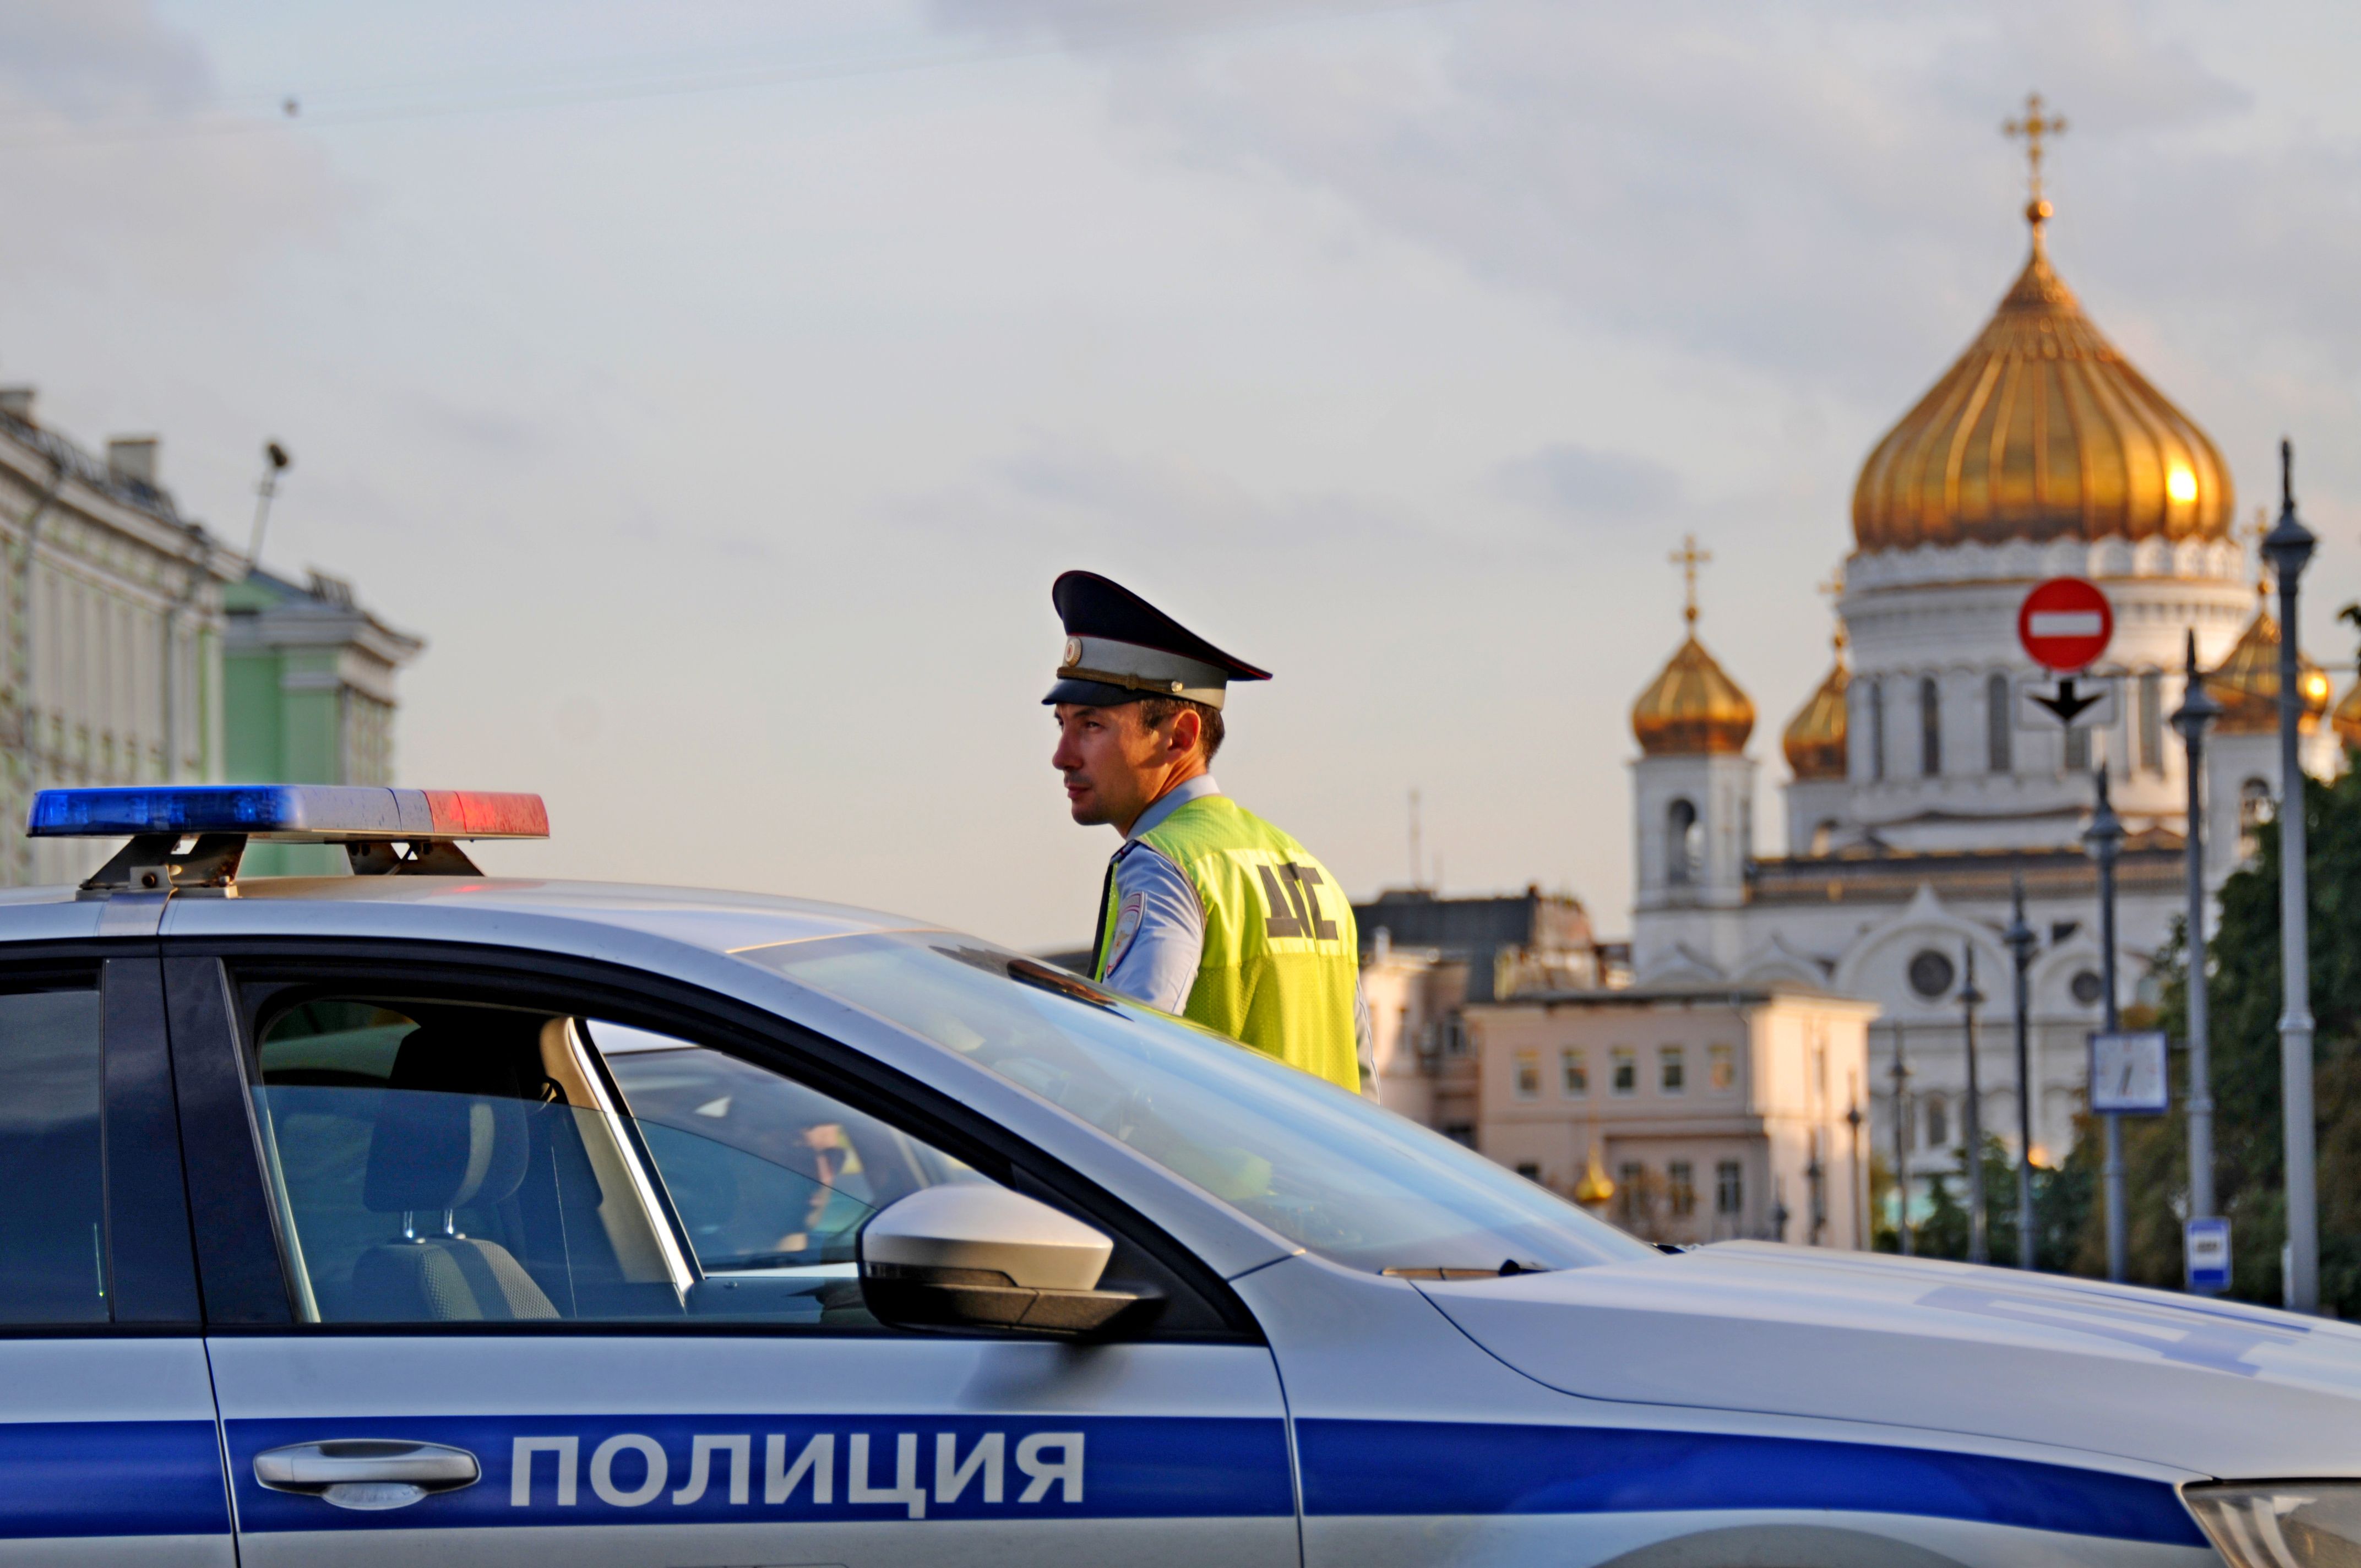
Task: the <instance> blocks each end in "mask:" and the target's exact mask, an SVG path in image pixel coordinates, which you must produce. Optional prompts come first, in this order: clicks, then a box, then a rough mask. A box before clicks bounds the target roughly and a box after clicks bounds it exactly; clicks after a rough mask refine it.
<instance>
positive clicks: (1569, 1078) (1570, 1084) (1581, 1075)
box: [1557, 1050, 1590, 1100]
mask: <svg viewBox="0 0 2361 1568" xmlns="http://www.w3.org/2000/svg"><path fill="white" fill-rule="evenodd" d="M1557 1073H1558V1091H1559V1092H1560V1093H1562V1094H1564V1095H1565V1097H1566V1098H1567V1099H1568V1100H1581V1099H1585V1098H1587V1097H1588V1095H1589V1093H1590V1058H1588V1057H1587V1056H1585V1055H1584V1054H1583V1053H1582V1052H1580V1051H1577V1050H1563V1051H1560V1052H1558V1054H1557Z"/></svg>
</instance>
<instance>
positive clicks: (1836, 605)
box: [1818, 566, 1845, 652]
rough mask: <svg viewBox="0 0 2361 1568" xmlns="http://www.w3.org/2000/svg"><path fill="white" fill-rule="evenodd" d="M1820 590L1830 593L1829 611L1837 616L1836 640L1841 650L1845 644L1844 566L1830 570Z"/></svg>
mask: <svg viewBox="0 0 2361 1568" xmlns="http://www.w3.org/2000/svg"><path fill="white" fill-rule="evenodd" d="M1818 591H1819V592H1821V593H1824V594H1826V595H1828V613H1829V614H1831V615H1833V616H1835V617H1836V620H1837V631H1836V637H1835V639H1834V641H1835V642H1836V645H1837V648H1838V650H1839V652H1841V651H1842V650H1843V648H1844V645H1845V624H1844V609H1843V604H1842V601H1843V599H1844V568H1843V567H1842V566H1839V567H1838V568H1837V569H1836V570H1835V571H1833V572H1830V573H1829V574H1828V581H1827V582H1825V583H1822V584H1820V585H1819V589H1818Z"/></svg>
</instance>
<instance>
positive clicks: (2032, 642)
mask: <svg viewBox="0 0 2361 1568" xmlns="http://www.w3.org/2000/svg"><path fill="white" fill-rule="evenodd" d="M2114 635H2115V612H2114V609H2112V608H2110V607H2109V605H2108V604H2107V596H2106V595H2104V594H2103V593H2101V592H2100V591H2099V589H2098V585H2097V584H2095V583H2091V582H2087V581H2085V580H2084V579H2082V578H2081V577H2052V578H2050V579H2049V580H2048V582H2046V583H2040V584H2037V585H2036V586H2035V587H2034V589H2033V591H2032V592H2031V593H2029V594H2027V595H2026V596H2025V604H2024V607H2023V608H2022V609H2018V611H2017V612H2016V640H2017V641H2019V642H2022V643H2024V644H2025V651H2026V653H2027V654H2028V655H2030V656H2031V657H2032V660H2033V662H2034V663H2037V664H2039V665H2040V666H2042V667H2043V668H2044V669H2048V670H2056V671H2058V672H2059V673H2060V674H2068V673H2070V672H2072V671H2075V670H2081V669H2088V668H2089V667H2090V666H2091V664H2092V663H2094V662H2095V661H2096V660H2097V659H2098V657H2099V655H2100V654H2102V653H2103V652H2106V651H2107V643H2108V642H2109V641H2112V640H2113V639H2114Z"/></svg>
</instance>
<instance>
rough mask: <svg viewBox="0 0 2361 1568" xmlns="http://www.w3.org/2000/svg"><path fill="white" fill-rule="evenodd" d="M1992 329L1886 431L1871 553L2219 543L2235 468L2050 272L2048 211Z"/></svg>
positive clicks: (2037, 206)
mask: <svg viewBox="0 0 2361 1568" xmlns="http://www.w3.org/2000/svg"><path fill="white" fill-rule="evenodd" d="M2048 215H2049V214H2048V203H2047V202H2043V201H2040V200H2039V199H2038V198H2037V199H2036V201H2035V203H2034V204H2033V205H2032V206H2031V207H2029V208H2028V209H2027V210H2026V217H2027V218H2028V219H2030V220H2031V222H2032V225H2033V251H2032V255H2031V256H2030V257H2028V258H2026V263H2025V270H2024V271H2023V272H2021V273H2019V274H2018V275H2017V280H2016V282H2015V284H2014V285H2013V286H2012V287H2011V288H2010V289H2009V291H2008V294H2007V296H2006V297H2005V298H2004V299H2003V300H2002V301H2001V302H2000V308H1999V310H1998V311H1996V312H1994V313H1993V318H1992V320H1991V322H1990V323H1988V324H1987V325H1986V326H1985V327H1984V330H1983V332H1982V334H1980V335H1979V336H1978V337H1977V338H1976V340H1975V342H1974V343H1973V344H1971V345H1970V346H1969V348H1968V351H1967V352H1966V353H1965V354H1963V355H1961V356H1960V358H1959V360H1958V362H1957V363H1955V364H1954V365H1952V367H1950V369H1949V370H1948V371H1946V372H1944V374H1943V378H1942V379H1941V380H1939V381H1938V382H1936V383H1935V386H1934V389H1932V390H1931V391H1929V392H1928V393H1927V395H1926V396H1925V397H1923V398H1921V399H1919V400H1918V404H1917V406H1916V408H1914V409H1912V410H1911V411H1909V412H1908V413H1907V414H1905V415H1904V416H1903V418H1902V422H1901V423H1899V424H1897V425H1895V426H1894V428H1893V429H1892V430H1891V431H1889V432H1887V433H1886V435H1885V438H1884V439H1883V441H1880V442H1879V443H1878V444H1877V446H1876V448H1875V450H1873V451H1872V452H1871V454H1870V455H1869V461H1868V462H1867V463H1865V464H1863V465H1862V466H1861V479H1860V482H1859V483H1858V484H1857V485H1856V486H1855V487H1854V488H1853V497H1852V527H1853V538H1854V540H1855V541H1856V542H1857V543H1859V545H1860V547H1861V549H1862V550H1864V551H1878V550H1907V549H1910V548H1912V547H1913V546H1916V545H1919V544H1957V543H1964V542H1967V541H1977V542H1980V543H2002V542H2004V541H2011V540H2031V541H2034V542H2037V543H2038V542H2042V541H2046V540H2051V539H2103V538H2118V539H2130V540H2142V539H2158V538H2161V539H2169V540H2182V539H2191V538H2200V539H2222V538H2225V537H2227V536H2228V533H2229V528H2230V511H2231V503H2232V498H2231V490H2230V474H2229V470H2228V469H2227V468H2225V467H2224V466H2223V463H2222V457H2221V455H2220V454H2219V453H2218V452H2216V451H2215V450H2214V449H2213V442H2212V441H2211V440H2209V439H2207V437H2206V434H2205V433H2204V432H2203V431H2202V430H2200V429H2199V428H2198V427H2197V425H2196V424H2195V422H2192V421H2191V419H2190V418H2189V417H2188V416H2187V415H2186V414H2183V413H2182V412H2181V411H2180V410H2179V409H2177V408H2175V407H2173V406H2172V403H2171V402H2170V400H2168V399H2167V398H2166V397H2165V396H2164V394H2163V393H2161V392H2159V391H2158V390H2157V389H2155V388H2154V387H2152V386H2150V385H2149V384H2148V382H2147V378H2146V377H2144V376H2142V375H2141V374H2140V373H2139V372H2138V371H2137V370H2136V369H2134V368H2133V367H2131V365H2130V364H2129V363H2128V362H2127V361H2125V358H2124V356H2122V355H2121V354H2119V353H2117V352H2116V350H2115V347H2114V345H2113V344H2111V343H2109V342H2108V341H2107V340H2106V339H2105V338H2104V337H2103V336H2102V335H2101V334H2100V333H2099V329H2098V328H2097V327H2096V326H2094V325H2092V323H2091V319H2090V318H2089V317H2088V316H2085V315H2084V314H2083V313H2082V307H2081V304H2080V303H2079V302H2077V301H2076V300H2075V298H2074V295H2073V293H2072V292H2071V291H2070V290H2069V289H2068V288H2067V287H2066V285H2065V284H2064V283H2063V282H2061V281H2059V278H2058V275H2057V273H2055V272H2053V271H2051V270H2050V267H2049V256H2048V248H2047V247H2046V245H2045V244H2044V241H2043V232H2042V231H2043V225H2044V223H2045V221H2046V220H2047V219H2048Z"/></svg>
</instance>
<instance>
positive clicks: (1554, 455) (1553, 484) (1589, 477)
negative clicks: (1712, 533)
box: [1495, 442, 1681, 522]
mask: <svg viewBox="0 0 2361 1568" xmlns="http://www.w3.org/2000/svg"><path fill="white" fill-rule="evenodd" d="M1495 479H1496V483H1497V484H1498V486H1499V489H1500V491H1501V493H1502V494H1504V495H1507V496H1510V497H1511V498H1513V499H1517V500H1521V501H1523V502H1524V503H1526V504H1527V505H1529V506H1534V507H1539V508H1541V509H1542V510H1544V511H1549V512H1553V513H1555V514H1557V515H1559V516H1562V517H1565V518H1566V519H1568V520H1569V521H1576V522H1624V521H1634V520H1640V519H1646V518H1661V517H1662V516H1663V515H1664V513H1665V512H1667V511H1670V510H1673V509H1674V508H1675V507H1676V506H1678V505H1679V504H1680V500H1681V482H1680V477H1679V476H1678V475H1676V474H1675V473H1674V472H1673V471H1672V470H1671V469H1670V468H1667V467H1665V466H1664V465H1663V464H1661V463H1654V462H1651V461H1649V460H1648V459H1647V458H1645V457H1635V456H1633V455H1631V454H1629V453H1623V452H1601V451H1598V450H1596V449H1594V448H1591V447H1587V446H1577V445H1576V444H1573V443H1572V442H1558V443H1555V444H1552V445H1549V446H1544V447H1543V448H1542V449H1541V450H1540V451H1538V452H1529V453H1527V454H1526V455H1523V456H1521V457H1516V458H1511V459H1510V461H1508V462H1507V463H1504V464H1502V465H1501V466H1500V467H1499V472H1498V474H1497V475H1496V476H1495Z"/></svg>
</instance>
